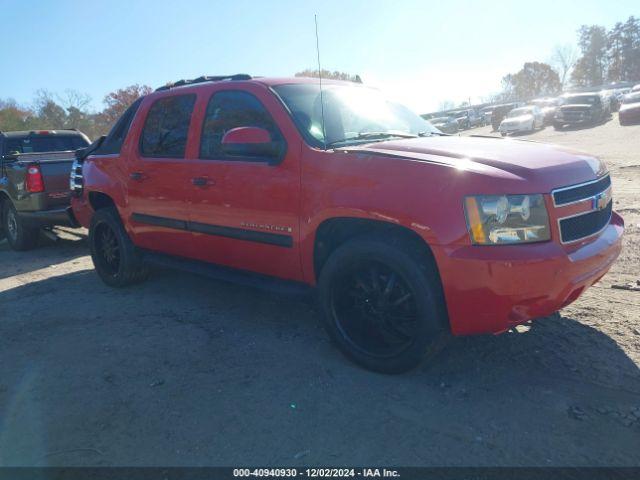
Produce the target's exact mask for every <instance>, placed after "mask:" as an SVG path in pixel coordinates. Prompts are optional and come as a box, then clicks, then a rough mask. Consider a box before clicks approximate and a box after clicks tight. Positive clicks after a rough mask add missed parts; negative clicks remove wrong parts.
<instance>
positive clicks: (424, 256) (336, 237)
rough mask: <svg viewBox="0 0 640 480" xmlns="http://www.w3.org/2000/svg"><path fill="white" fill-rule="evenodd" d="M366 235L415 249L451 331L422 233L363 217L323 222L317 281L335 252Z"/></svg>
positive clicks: (437, 274) (444, 325)
mask: <svg viewBox="0 0 640 480" xmlns="http://www.w3.org/2000/svg"><path fill="white" fill-rule="evenodd" d="M365 235H373V236H376V237H380V236H384V237H388V238H389V244H390V245H396V246H397V245H398V244H401V245H403V246H404V247H405V248H408V249H411V250H412V251H413V253H414V255H417V256H418V258H420V259H421V261H422V264H423V265H424V267H425V270H424V271H425V275H428V276H431V278H432V280H433V281H434V283H435V285H436V286H437V290H438V291H437V295H438V297H439V299H440V302H439V303H438V304H439V306H440V308H442V311H441V313H442V315H441V318H442V319H443V320H442V321H443V323H442V328H443V329H445V330H447V331H449V332H450V331H451V324H450V321H449V314H448V307H447V303H446V297H445V294H444V287H443V285H442V279H441V275H440V270H439V268H438V263H437V261H436V257H435V255H434V252H433V249H432V247H431V246H430V245H429V243H428V242H427V240H425V238H424V237H423V236H422V235H420V234H419V233H418V232H416V231H415V230H413V229H412V228H409V227H407V226H405V225H401V224H397V223H392V222H388V221H384V220H376V219H370V218H360V217H349V216H344V217H342V216H340V217H331V218H327V219H325V220H323V221H322V222H321V223H320V224H319V225H318V227H317V229H316V231H315V238H314V242H313V243H314V245H313V268H314V275H315V278H314V280H316V281H317V280H318V279H319V277H320V273H321V272H322V267H323V266H324V264H325V263H326V261H327V259H328V258H329V256H330V255H331V253H332V252H333V251H335V250H336V249H337V248H338V247H339V246H340V245H342V244H344V243H345V242H347V241H349V240H351V239H353V238H356V237H361V236H365Z"/></svg>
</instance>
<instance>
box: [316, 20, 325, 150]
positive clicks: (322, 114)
mask: <svg viewBox="0 0 640 480" xmlns="http://www.w3.org/2000/svg"><path fill="white" fill-rule="evenodd" d="M313 20H314V21H315V22H316V53H317V54H318V78H319V79H320V116H321V121H322V143H324V149H325V151H326V150H327V132H326V131H325V129H324V98H323V96H322V67H321V66H320V43H319V41H318V15H313Z"/></svg>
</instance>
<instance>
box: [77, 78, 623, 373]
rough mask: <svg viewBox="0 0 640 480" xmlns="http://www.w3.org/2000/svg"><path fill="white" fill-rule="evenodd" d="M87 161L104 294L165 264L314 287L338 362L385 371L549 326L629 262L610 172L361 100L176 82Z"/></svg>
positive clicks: (86, 203)
mask: <svg viewBox="0 0 640 480" xmlns="http://www.w3.org/2000/svg"><path fill="white" fill-rule="evenodd" d="M89 150H90V155H86V156H84V158H80V159H79V163H78V164H77V165H75V167H74V169H73V173H72V179H71V183H72V189H73V190H74V192H75V197H74V198H73V199H72V206H73V210H74V213H75V217H76V218H77V219H78V220H79V222H80V223H82V224H83V225H84V226H86V227H88V228H89V242H90V248H91V255H92V258H93V262H94V265H95V268H96V270H97V272H98V274H99V276H100V277H101V278H102V280H103V281H104V282H106V283H107V284H108V285H112V286H116V287H120V286H124V285H127V284H130V283H133V282H137V281H141V280H143V279H144V278H145V277H146V275H147V267H146V265H147V264H148V263H149V262H154V261H155V262H161V263H162V262H165V264H170V265H176V266H182V267H184V268H191V269H193V270H198V269H201V270H206V271H207V272H208V273H211V274H213V272H218V274H219V275H222V276H224V275H227V276H228V277H229V278H232V279H234V280H238V279H244V278H255V279H259V281H260V282H262V281H264V282H265V284H269V285H283V286H284V285H287V286H296V285H305V286H310V287H317V290H316V292H317V295H318V297H319V302H320V304H321V307H322V312H323V318H324V323H325V325H326V327H327V330H328V332H329V334H330V336H331V337H332V338H333V340H335V342H336V344H337V345H338V347H339V348H340V349H341V350H342V351H343V352H344V353H345V354H346V355H348V356H349V357H350V358H351V359H353V360H354V361H356V362H357V363H359V364H360V365H363V366H365V367H367V368H370V369H373V370H377V371H382V372H401V371H404V370H407V369H410V368H412V367H414V366H415V365H417V364H418V363H419V362H420V361H421V360H422V359H423V358H424V357H425V355H426V354H428V353H429V352H433V351H434V350H435V346H436V345H438V344H441V343H442V342H441V341H440V340H441V339H442V338H443V337H444V336H446V335H447V334H449V333H450V334H453V335H469V334H480V333H499V332H503V331H506V330H508V329H509V328H511V327H513V326H515V325H517V324H521V323H523V322H527V321H529V320H531V319H534V318H536V317H541V316H547V315H550V314H552V313H553V312H556V311H557V310H558V309H560V308H562V307H564V306H565V305H568V304H569V303H571V302H573V301H574V300H576V299H577V298H578V296H579V295H580V294H581V293H582V292H583V291H584V290H585V289H586V288H588V287H590V286H591V285H593V284H594V283H595V282H597V281H598V280H599V279H600V278H601V277H602V276H603V275H604V274H605V273H606V272H607V271H608V270H609V268H610V266H611V264H612V263H613V262H614V261H615V259H616V257H617V256H618V254H619V252H620V248H621V237H622V234H623V230H624V222H623V220H622V218H621V217H620V216H619V215H618V214H616V213H615V212H613V211H612V203H613V202H612V199H611V180H610V177H609V174H608V172H607V168H606V166H605V165H604V163H603V162H602V161H600V160H599V159H597V158H594V157H592V156H589V155H586V154H582V153H578V152H573V151H570V150H567V149H564V148H560V147H556V146H550V145H544V144H538V143H533V142H528V141H519V140H511V139H502V138H493V137H491V138H487V137H458V136H449V135H444V134H442V133H441V132H439V131H438V130H437V129H435V128H434V127H432V126H431V125H430V124H429V123H428V122H426V121H425V120H423V119H422V118H420V117H419V116H417V115H415V114H413V113H411V112H410V111H409V110H408V109H407V108H405V107H403V106H401V105H398V104H396V103H393V102H391V101H389V100H387V99H386V98H385V97H384V96H383V95H382V94H381V93H380V92H378V91H377V90H374V89H371V88H368V87H366V86H362V85H354V84H350V83H343V82H323V88H322V90H320V88H319V85H318V83H317V81H315V80H312V79H301V78H294V79H268V78H251V77H249V76H247V75H235V76H231V77H201V78H199V79H196V80H192V81H180V82H177V83H175V84H173V85H169V86H166V87H162V88H160V89H159V90H158V91H156V92H154V93H152V94H150V95H147V96H146V97H144V98H142V99H140V100H139V101H137V102H136V103H135V104H134V105H132V106H131V108H130V109H129V110H128V111H127V112H126V113H125V114H124V115H123V117H122V118H121V119H120V120H119V121H118V123H117V124H116V125H115V126H114V128H113V129H112V131H111V132H110V133H109V135H108V136H107V137H106V138H105V139H104V141H102V144H101V145H99V146H97V148H92V149H89ZM273 279H278V282H275V283H274V282H273ZM256 281H257V280H256Z"/></svg>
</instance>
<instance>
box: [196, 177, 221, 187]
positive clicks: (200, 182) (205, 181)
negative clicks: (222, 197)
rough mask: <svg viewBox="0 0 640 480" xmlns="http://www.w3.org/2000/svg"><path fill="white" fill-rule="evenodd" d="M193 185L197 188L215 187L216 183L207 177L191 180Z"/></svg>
mask: <svg viewBox="0 0 640 480" xmlns="http://www.w3.org/2000/svg"><path fill="white" fill-rule="evenodd" d="M191 183H192V184H193V185H195V186H196V187H208V186H211V185H215V183H216V182H214V181H213V180H211V179H209V178H207V177H194V178H192V179H191Z"/></svg>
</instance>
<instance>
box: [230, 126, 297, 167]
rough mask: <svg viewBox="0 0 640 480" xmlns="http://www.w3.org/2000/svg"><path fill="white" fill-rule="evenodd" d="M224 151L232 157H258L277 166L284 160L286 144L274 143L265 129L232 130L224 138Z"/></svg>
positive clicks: (245, 128)
mask: <svg viewBox="0 0 640 480" xmlns="http://www.w3.org/2000/svg"><path fill="white" fill-rule="evenodd" d="M220 146H221V149H222V151H223V152H224V153H225V154H227V155H231V156H240V157H257V158H260V157H262V158H265V159H268V161H269V163H270V164H272V165H273V164H276V163H278V162H279V161H280V160H281V159H282V155H283V153H284V142H281V141H274V140H273V139H272V138H271V134H270V133H269V132H268V131H267V130H265V129H264V128H258V127H238V128H232V129H231V130H229V131H228V132H227V133H225V134H224V137H222V142H221V145H220Z"/></svg>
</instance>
